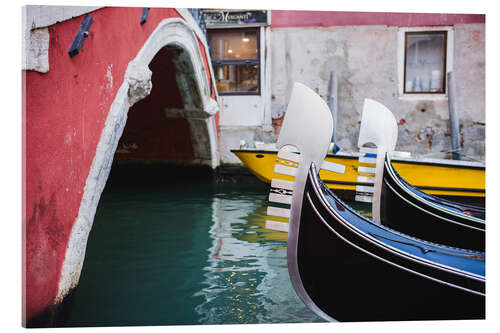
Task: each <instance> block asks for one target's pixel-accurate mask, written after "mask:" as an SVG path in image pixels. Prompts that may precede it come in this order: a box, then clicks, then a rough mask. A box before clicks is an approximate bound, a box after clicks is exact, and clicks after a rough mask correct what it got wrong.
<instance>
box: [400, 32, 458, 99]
mask: <svg viewBox="0 0 500 333" xmlns="http://www.w3.org/2000/svg"><path fill="white" fill-rule="evenodd" d="M398 36H399V37H398V40H399V43H398V44H399V47H398V68H399V69H398V72H399V74H398V75H399V80H398V81H399V84H398V86H399V88H398V90H399V94H400V97H402V98H410V99H422V98H424V99H429V98H430V99H441V98H446V94H447V86H446V84H447V82H446V77H447V73H448V72H451V71H453V27H450V26H436V27H401V28H399V33H398Z"/></svg>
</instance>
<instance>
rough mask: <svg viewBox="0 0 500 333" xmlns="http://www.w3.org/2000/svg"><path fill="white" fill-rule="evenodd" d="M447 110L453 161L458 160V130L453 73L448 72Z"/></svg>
mask: <svg viewBox="0 0 500 333" xmlns="http://www.w3.org/2000/svg"><path fill="white" fill-rule="evenodd" d="M447 78H448V109H449V112H450V132H451V149H452V154H453V159H454V160H460V157H461V156H460V155H461V153H460V129H459V124H458V112H457V103H456V85H455V73H454V72H448V75H447Z"/></svg>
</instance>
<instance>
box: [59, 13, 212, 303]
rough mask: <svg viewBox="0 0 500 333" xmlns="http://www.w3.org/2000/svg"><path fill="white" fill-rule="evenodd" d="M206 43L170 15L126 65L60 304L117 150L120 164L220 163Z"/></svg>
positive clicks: (73, 239)
mask: <svg viewBox="0 0 500 333" xmlns="http://www.w3.org/2000/svg"><path fill="white" fill-rule="evenodd" d="M202 46H204V45H203V44H202V43H201V42H200V41H199V39H198V38H197V36H196V35H195V34H194V33H193V28H192V27H191V26H190V24H189V23H186V22H185V21H184V20H182V19H179V18H169V19H165V20H163V21H162V22H161V23H160V24H159V25H158V27H157V28H156V29H155V30H154V31H153V33H152V34H151V36H150V37H149V38H148V40H147V41H146V43H145V44H144V45H143V47H142V48H141V50H140V51H139V53H138V54H137V56H136V57H135V59H133V60H132V61H131V62H130V63H129V64H128V67H127V71H126V73H125V78H124V81H123V83H122V85H121V87H120V88H119V90H118V92H117V94H116V97H115V99H114V101H113V103H112V105H111V108H110V110H109V114H108V117H107V119H106V124H105V126H104V129H103V132H102V135H101V139H100V140H99V143H98V145H97V150H96V154H95V157H94V160H93V162H92V165H91V168H90V172H89V175H88V178H87V181H86V184H85V189H84V193H83V197H82V202H81V205H80V209H79V212H78V217H77V219H76V221H75V224H74V226H73V228H72V231H71V235H70V239H69V242H68V246H67V250H66V254H65V259H64V262H63V266H62V271H61V277H60V280H59V288H58V294H57V298H56V302H60V301H61V300H62V299H63V298H64V297H65V296H66V295H68V293H69V292H70V291H71V290H73V289H74V288H75V287H76V286H77V284H78V280H79V277H80V273H81V269H82V265H83V261H84V258H85V250H86V245H87V239H88V235H89V232H90V230H91V228H92V224H93V219H94V215H95V211H96V208H97V204H98V203H99V199H100V196H101V193H102V191H103V189H104V186H105V184H106V181H107V179H108V176H109V172H110V169H111V166H112V163H113V160H114V157H115V152H116V158H117V160H122V161H124V160H127V159H128V160H131V161H133V160H135V161H143V162H144V161H162V162H184V163H190V164H204V165H208V166H210V167H211V168H215V167H217V166H218V165H219V156H218V150H217V134H216V125H215V119H214V114H215V113H216V112H217V111H218V105H217V102H216V101H215V100H214V97H215V95H214V94H215V92H214V90H213V89H214V88H213V86H212V84H211V79H210V78H211V77H212V75H211V73H208V72H207V71H209V67H208V66H209V65H208V64H209V62H208V61H207V60H206V59H205V58H204V56H203V54H202V52H201V50H200V47H202ZM204 48H205V49H206V47H204ZM155 83H156V87H155ZM148 95H149V96H148ZM128 117H130V122H129V121H127V118H128ZM126 123H127V127H126V126H125V124H126ZM148 124H149V125H148ZM141 132H142V133H141ZM122 133H123V138H122ZM155 134H156V136H155ZM120 138H122V139H121V141H120ZM137 138H139V139H138V142H133V139H137ZM119 142H120V145H119ZM139 144H140V145H139ZM134 148H135V149H134Z"/></svg>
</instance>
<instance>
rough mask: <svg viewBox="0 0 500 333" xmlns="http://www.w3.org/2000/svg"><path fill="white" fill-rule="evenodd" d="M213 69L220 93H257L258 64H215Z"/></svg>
mask: <svg viewBox="0 0 500 333" xmlns="http://www.w3.org/2000/svg"><path fill="white" fill-rule="evenodd" d="M214 70H215V81H216V84H217V90H218V91H219V92H220V93H231V92H251V93H259V65H222V66H220V65H215V66H214Z"/></svg>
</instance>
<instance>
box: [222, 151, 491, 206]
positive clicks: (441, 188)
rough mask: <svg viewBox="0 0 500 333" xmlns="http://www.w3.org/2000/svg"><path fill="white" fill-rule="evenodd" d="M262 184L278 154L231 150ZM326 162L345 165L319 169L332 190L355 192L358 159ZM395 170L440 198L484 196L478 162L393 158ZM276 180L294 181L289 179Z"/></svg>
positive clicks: (340, 157) (330, 158) (271, 173)
mask: <svg viewBox="0 0 500 333" xmlns="http://www.w3.org/2000/svg"><path fill="white" fill-rule="evenodd" d="M231 151H232V152H233V153H234V154H236V156H238V158H239V159H240V160H241V161H242V162H243V164H245V166H246V167H247V168H248V169H250V171H251V172H252V173H253V174H254V175H255V176H257V178H259V179H260V180H261V181H263V182H266V183H270V182H271V179H273V178H276V176H274V165H275V164H276V157H277V152H276V151H273V150H255V149H239V150H231ZM326 161H328V162H332V163H337V164H343V165H345V166H346V169H345V172H344V173H343V174H338V173H333V172H330V171H327V170H321V171H320V173H319V176H320V177H321V179H322V180H323V181H324V182H325V183H326V185H327V186H328V187H329V188H331V189H334V190H340V191H347V192H352V193H354V192H355V191H356V185H366V184H363V183H360V182H358V181H357V177H358V171H357V169H358V166H359V161H358V156H353V155H347V154H336V155H331V154H329V155H327V157H326ZM392 164H393V165H394V168H395V169H396V171H397V172H398V173H399V174H400V175H401V176H402V177H403V178H404V179H405V180H406V181H407V182H408V183H409V184H411V185H413V186H416V187H417V188H419V189H421V190H422V191H424V192H426V193H429V194H433V195H441V196H455V197H457V196H458V197H476V198H477V199H481V198H484V196H485V167H484V165H483V164H481V163H478V162H468V161H454V160H442V159H428V158H427V159H419V160H417V159H414V158H402V157H401V158H393V159H392ZM279 178H281V179H284V180H290V181H293V179H294V178H293V177H291V176H283V175H280V176H279Z"/></svg>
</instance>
